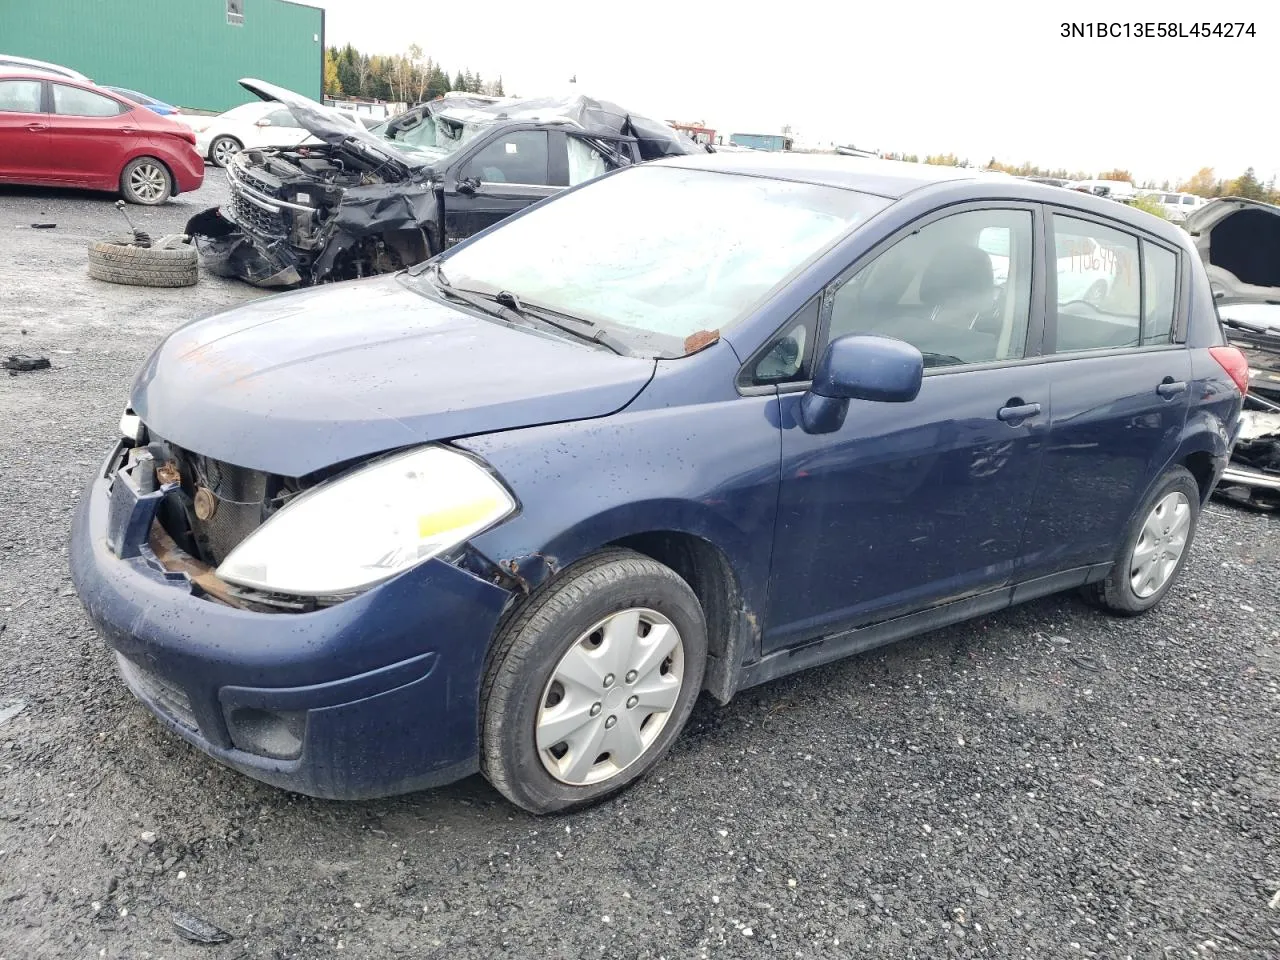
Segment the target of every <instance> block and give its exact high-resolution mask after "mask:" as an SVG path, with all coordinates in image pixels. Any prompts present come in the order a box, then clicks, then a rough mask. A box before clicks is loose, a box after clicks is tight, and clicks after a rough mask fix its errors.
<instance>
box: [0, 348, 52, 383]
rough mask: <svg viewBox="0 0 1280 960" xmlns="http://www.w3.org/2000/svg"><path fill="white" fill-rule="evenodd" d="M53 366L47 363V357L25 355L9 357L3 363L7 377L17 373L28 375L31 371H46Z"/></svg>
mask: <svg viewBox="0 0 1280 960" xmlns="http://www.w3.org/2000/svg"><path fill="white" fill-rule="evenodd" d="M52 366H53V364H51V363H50V362H49V358H48V357H31V356H28V355H27V354H25V353H20V354H17V355H16V356H11V357H9V358H8V359H7V360H5V362H4V368H5V369H6V370H8V371H9V376H11V377H12V376H14V375H15V374H18V373H28V372H30V371H32V370H48V369H49V368H50V367H52Z"/></svg>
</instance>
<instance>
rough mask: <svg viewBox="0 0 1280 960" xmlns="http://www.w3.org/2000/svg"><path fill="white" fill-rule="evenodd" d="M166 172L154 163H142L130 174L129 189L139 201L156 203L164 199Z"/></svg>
mask: <svg viewBox="0 0 1280 960" xmlns="http://www.w3.org/2000/svg"><path fill="white" fill-rule="evenodd" d="M166 179H167V178H166V177H165V172H164V171H163V170H161V169H160V168H159V167H158V166H156V165H155V164H154V163H140V164H138V165H137V166H136V167H134V168H133V172H132V173H130V174H129V187H130V188H131V189H132V190H133V195H134V196H135V197H137V198H138V199H139V200H146V201H148V202H151V203H154V202H155V201H157V200H160V199H161V198H162V197H164V191H165V184H166Z"/></svg>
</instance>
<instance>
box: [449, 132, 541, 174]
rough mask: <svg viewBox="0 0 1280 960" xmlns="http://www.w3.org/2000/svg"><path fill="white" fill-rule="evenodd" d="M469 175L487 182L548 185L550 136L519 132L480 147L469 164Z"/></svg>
mask: <svg viewBox="0 0 1280 960" xmlns="http://www.w3.org/2000/svg"><path fill="white" fill-rule="evenodd" d="M467 168H468V173H469V175H470V176H473V177H479V178H480V179H481V180H483V181H484V182H485V183H524V184H535V185H542V186H546V185H547V184H548V181H549V179H550V178H549V175H548V171H547V133H546V131H545V130H518V131H516V132H515V133H509V134H507V135H506V136H504V137H498V139H497V140H495V141H493V142H492V143H490V144H489V145H488V146H486V147H483V148H481V149H480V150H479V151H478V152H477V153H476V155H475V156H474V157H472V158H471V162H470V163H469V164H467Z"/></svg>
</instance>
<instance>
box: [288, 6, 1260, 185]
mask: <svg viewBox="0 0 1280 960" xmlns="http://www.w3.org/2000/svg"><path fill="white" fill-rule="evenodd" d="M309 2H312V3H315V4H317V5H319V6H323V7H324V8H325V9H326V10H327V11H328V14H327V18H326V24H327V25H326V30H327V41H328V42H329V43H330V44H335V45H339V46H340V45H342V44H344V43H347V42H350V43H352V44H354V45H355V46H356V47H357V48H359V49H361V50H364V51H368V52H378V53H397V52H402V51H403V50H404V49H405V48H406V47H407V46H408V45H409V44H410V43H413V42H417V43H419V44H421V45H422V47H423V49H424V51H425V52H426V53H427V54H428V55H429V56H431V57H433V58H435V59H436V60H438V61H440V62H441V63H443V64H444V66H445V67H446V68H447V69H448V70H449V71H450V73H451V74H452V73H453V72H455V71H457V70H459V69H468V68H470V69H471V70H474V71H479V73H480V74H481V75H482V77H483V78H484V79H486V80H489V79H493V78H494V77H496V76H497V75H498V74H501V75H502V78H503V82H504V85H505V87H506V90H507V92H508V93H513V92H514V93H518V94H520V95H522V96H535V95H540V94H544V93H550V92H560V91H564V90H566V89H571V88H568V87H567V81H568V79H569V77H570V76H572V75H575V74H576V75H577V78H578V84H577V87H578V88H579V89H580V91H581V92H583V93H586V94H589V95H594V96H598V97H600V98H602V99H609V100H614V101H617V102H618V103H621V104H623V105H625V106H627V107H629V108H631V109H633V110H635V111H637V112H638V113H642V114H649V115H652V116H657V117H659V118H660V119H664V120H685V121H691V120H704V121H705V122H706V123H707V124H708V125H709V126H712V127H714V128H715V129H716V130H717V131H718V132H722V133H725V134H728V133H733V132H751V133H774V132H780V131H781V128H782V126H783V124H790V125H791V127H792V129H793V131H794V132H795V134H796V135H797V136H798V137H800V138H801V139H802V140H804V141H817V142H823V143H825V142H827V141H835V142H837V143H854V144H856V145H857V146H859V147H864V148H873V149H882V150H902V151H905V152H917V153H920V154H922V155H923V154H924V153H939V152H947V151H951V152H955V153H957V154H960V155H961V156H967V157H969V158H970V159H971V160H973V161H975V162H977V163H985V162H986V161H987V160H988V159H989V158H990V157H992V156H995V157H997V158H998V159H1000V160H1003V161H1007V162H1014V163H1017V162H1021V161H1023V160H1031V161H1033V162H1036V163H1040V164H1041V165H1053V166H1059V165H1060V166H1065V167H1068V168H1072V169H1074V168H1082V169H1086V170H1090V171H1093V172H1097V171H1099V170H1103V169H1110V168H1111V167H1112V166H1124V167H1127V168H1128V169H1130V170H1131V171H1132V172H1133V173H1134V175H1135V177H1137V178H1138V179H1143V178H1146V177H1152V178H1155V179H1157V180H1163V179H1165V178H1166V177H1167V178H1170V179H1177V178H1184V177H1186V176H1189V175H1190V174H1192V173H1194V172H1195V171H1196V170H1197V169H1198V168H1199V167H1201V166H1212V167H1214V168H1215V170H1216V172H1217V173H1218V175H1219V176H1222V177H1234V176H1236V175H1238V174H1239V173H1241V172H1242V171H1243V170H1244V169H1245V167H1247V166H1250V165H1252V166H1253V167H1254V168H1255V169H1256V171H1257V173H1258V175H1259V177H1261V178H1262V179H1264V180H1265V179H1267V178H1268V177H1269V176H1272V175H1280V136H1277V134H1276V105H1277V102H1278V100H1280V98H1278V97H1277V94H1276V81H1275V78H1276V75H1277V67H1278V66H1280V5H1277V4H1275V3H1274V0H1231V2H1228V3H1214V4H1206V3H1204V2H1199V3H1193V2H1188V0H1162V2H1158V3H1154V2H1127V3H1126V2H1122V0H1120V2H1114V0H1113V2H1100V0H1091V2H1077V3H1059V4H1046V5H1043V6H1041V5H1037V4H1032V3H1028V2H1026V0H988V2H982V0H968V2H963V3H947V4H946V5H945V6H944V5H943V0H935V2H934V3H927V2H925V3H921V2H913V0H903V2H889V3H884V4H882V5H881V6H880V8H879V9H878V10H871V9H869V8H867V7H865V6H862V5H858V6H857V7H855V6H854V5H853V4H841V3H838V2H837V0H826V2H815V0H787V2H784V3H770V4H768V5H767V6H766V5H763V4H762V5H759V6H755V7H752V6H748V5H745V4H741V3H737V4H735V3H727V2H720V3H715V4H704V3H698V2H697V0H692V2H691V0H647V2H645V3H641V4H625V5H613V4H582V3H575V4H572V5H565V6H563V7H561V6H557V5H555V4H546V3H534V2H529V0H486V2H484V3H466V2H463V3H456V4H450V3H440V2H437V3H421V2H418V0H309ZM1205 17H1211V18H1212V17H1224V18H1225V17H1229V18H1230V19H1232V20H1233V21H1245V22H1252V23H1254V24H1255V25H1256V30H1257V36H1255V37H1243V38H1241V39H1230V40H1228V39H1219V38H1209V39H1194V38H1192V39H1185V40H1182V39H1136V38H1129V39H1124V38H1121V39H1063V38H1061V37H1060V36H1059V32H1060V30H1061V24H1062V22H1063V21H1064V20H1070V19H1076V20H1106V21H1109V22H1111V21H1130V22H1136V21H1147V20H1152V21H1164V22H1181V23H1183V24H1186V25H1187V26H1190V24H1191V23H1192V22H1194V21H1195V20H1197V19H1201V20H1203V19H1204V18H1205Z"/></svg>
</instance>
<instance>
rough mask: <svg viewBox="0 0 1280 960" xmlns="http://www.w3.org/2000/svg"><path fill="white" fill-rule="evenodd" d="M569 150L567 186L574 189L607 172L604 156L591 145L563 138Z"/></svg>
mask: <svg viewBox="0 0 1280 960" xmlns="http://www.w3.org/2000/svg"><path fill="white" fill-rule="evenodd" d="M565 146H567V147H568V148H569V186H571V187H575V186H577V185H578V184H580V183H585V182H586V181H588V180H594V179H595V178H596V177H600V176H603V175H604V174H606V173H608V172H609V164H608V163H607V162H606V161H605V159H604V155H603V154H602V153H601V152H600V151H599V150H597V149H596V148H595V147H593V146H591V144H589V143H587V142H586V141H584V140H579V139H578V138H577V137H565Z"/></svg>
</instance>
